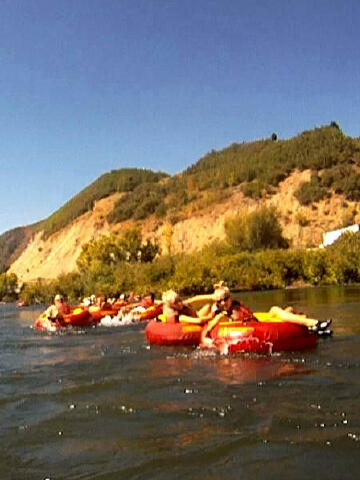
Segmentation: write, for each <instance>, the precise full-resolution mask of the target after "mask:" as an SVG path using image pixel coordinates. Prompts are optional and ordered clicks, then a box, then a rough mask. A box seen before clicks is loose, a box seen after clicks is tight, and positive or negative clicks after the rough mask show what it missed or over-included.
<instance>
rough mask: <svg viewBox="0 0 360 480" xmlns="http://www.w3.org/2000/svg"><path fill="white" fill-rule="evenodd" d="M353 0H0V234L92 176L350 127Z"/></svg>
mask: <svg viewBox="0 0 360 480" xmlns="http://www.w3.org/2000/svg"><path fill="white" fill-rule="evenodd" d="M359 18H360V2H359V1H358V0H51V1H49V0H0V168H1V172H0V196H1V198H0V200H1V210H0V233H1V232H3V231H5V230H7V229H9V228H12V227H15V226H19V225H24V224H29V223H32V222H34V221H37V220H40V219H42V218H44V217H46V216H48V215H49V214H50V213H52V212H53V211H54V210H56V209H57V208H58V207H60V206H61V205H62V204H63V203H64V202H65V201H67V200H68V199H69V198H70V197H71V196H73V195H74V194H76V193H77V192H78V191H80V190H81V189H82V188H83V187H85V186H86V185H88V184H89V183H90V182H91V181H93V180H95V179H96V178H97V177H98V176H100V175H101V174H102V173H104V172H106V171H109V170H111V169H114V168H122V167H127V166H136V167H145V168H151V169H154V170H165V171H167V172H169V173H175V172H178V171H181V170H183V169H184V168H185V167H186V166H188V165H189V164H191V163H194V162H195V161H196V160H198V159H199V158H200V157H201V156H202V155H203V154H205V153H206V152H208V151H209V150H211V149H213V148H214V149H218V148H223V147H225V146H227V145H228V144H230V143H232V142H236V141H243V140H252V139H256V138H263V137H268V136H270V135H271V134H272V132H276V133H277V134H278V135H279V137H281V138H288V137H291V136H293V135H296V134H297V133H299V132H301V131H302V130H305V129H309V128H313V127H314V126H318V125H323V124H325V123H329V122H330V121H332V120H335V121H337V122H338V123H339V124H340V126H341V127H342V129H343V130H344V132H345V133H346V134H348V135H351V136H359V135H360V117H359V112H360V109H359V96H360V95H359V85H360V61H359V60H360V59H359V56H360V54H359V43H360V42H359V30H358V21H359Z"/></svg>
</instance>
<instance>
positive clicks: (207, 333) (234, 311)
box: [200, 300, 257, 354]
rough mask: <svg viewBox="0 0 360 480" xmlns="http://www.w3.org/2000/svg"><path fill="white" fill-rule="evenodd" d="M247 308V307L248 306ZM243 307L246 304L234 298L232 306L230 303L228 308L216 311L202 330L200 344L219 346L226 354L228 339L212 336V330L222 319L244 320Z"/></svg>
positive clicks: (202, 345)
mask: <svg viewBox="0 0 360 480" xmlns="http://www.w3.org/2000/svg"><path fill="white" fill-rule="evenodd" d="M245 308H246V309H247V307H245ZM243 309H244V305H243V304H242V303H241V302H239V301H237V300H232V302H231V306H230V304H229V303H228V310H226V311H219V313H216V315H215V317H214V318H213V319H212V320H210V321H209V322H208V323H207V324H206V325H205V326H204V327H203V329H202V331H201V340H200V346H201V347H202V348H217V349H219V350H220V353H221V354H226V353H227V345H226V341H225V340H224V339H216V340H214V339H213V338H212V335H211V332H212V331H213V329H214V328H215V327H216V325H217V324H218V323H219V322H220V321H224V322H228V321H233V322H243V318H244V310H243ZM254 318H255V317H254ZM255 321H257V320H256V318H255Z"/></svg>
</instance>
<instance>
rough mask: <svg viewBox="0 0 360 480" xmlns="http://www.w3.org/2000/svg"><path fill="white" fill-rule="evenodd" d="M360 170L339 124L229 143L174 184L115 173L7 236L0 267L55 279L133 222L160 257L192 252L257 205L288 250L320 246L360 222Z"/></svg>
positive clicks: (357, 154) (357, 149) (147, 175)
mask: <svg viewBox="0 0 360 480" xmlns="http://www.w3.org/2000/svg"><path fill="white" fill-rule="evenodd" d="M359 171H360V144H359V140H358V139H354V138H351V137H347V136H346V135H344V134H343V133H342V132H341V130H340V129H339V127H338V126H337V125H336V124H335V123H332V125H330V126H326V127H322V128H316V129H314V130H311V131H307V132H303V133H301V134H300V135H298V136H296V137H294V138H292V139H289V140H276V141H274V140H271V139H269V140H260V141H256V142H248V143H241V144H233V145H231V146H229V147H227V148H225V149H223V150H221V151H218V152H215V151H212V152H210V153H209V154H207V155H205V156H204V157H203V158H201V159H200V160H199V161H198V162H197V163H195V164H194V165H192V166H191V167H189V168H187V169H186V170H185V171H184V172H183V173H181V174H179V175H176V176H173V177H169V176H167V175H166V174H164V173H154V172H150V171H146V170H137V169H124V170H117V171H113V172H110V173H108V174H105V175H103V176H102V177H100V178H99V179H98V180H97V181H96V182H94V183H93V184H91V185H90V186H89V187H87V188H86V189H84V190H83V191H82V192H80V193H79V194H78V195H76V196H75V197H74V198H73V199H71V200H70V201H69V202H67V204H65V205H64V206H63V207H61V209H59V210H58V211H57V212H55V213H54V214H53V215H51V216H50V217H49V218H48V219H46V220H44V221H43V222H40V223H39V224H37V225H36V226H32V227H28V228H25V229H21V230H20V231H19V229H15V230H12V231H10V232H6V233H5V234H3V235H2V236H1V237H0V260H1V265H2V266H3V269H4V268H5V267H6V266H8V265H9V264H11V268H10V271H12V272H15V273H16V274H17V275H18V276H19V277H20V278H21V279H22V280H23V281H27V280H30V279H34V278H38V277H43V278H54V277H56V276H58V274H59V273H67V272H70V271H72V270H74V269H75V268H76V259H77V257H78V255H79V254H80V252H81V247H82V245H83V244H84V243H86V242H88V241H90V240H91V239H93V238H97V237H98V236H99V235H102V234H106V233H109V232H112V231H115V232H116V231H119V230H121V229H122V228H124V226H127V225H129V224H133V223H136V224H139V225H141V230H142V235H143V238H144V239H147V238H154V237H156V238H157V239H158V241H159V244H160V246H161V248H162V251H163V252H164V253H166V252H167V251H168V250H169V248H170V249H171V251H172V252H173V253H175V252H181V251H184V252H189V251H194V250H196V249H200V248H201V247H203V246H204V245H205V244H206V243H209V242H210V241H212V240H215V239H222V238H224V236H225V233H224V221H225V218H226V217H227V216H229V215H231V214H234V213H236V212H239V211H240V212H241V211H245V210H247V209H252V208H255V206H256V205H258V204H259V202H261V203H262V204H270V205H275V206H276V208H277V209H278V212H279V219H280V222H281V224H282V227H283V231H284V235H285V236H286V237H287V238H288V239H289V240H290V242H291V244H292V245H293V246H316V245H318V244H319V243H320V242H321V236H322V233H323V232H324V231H326V230H330V229H334V228H338V227H341V226H343V225H346V224H349V223H353V222H360V210H359V205H358V200H359V199H360V174H359ZM30 237H31V238H30ZM29 238H30V240H29Z"/></svg>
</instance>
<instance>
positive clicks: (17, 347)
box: [0, 286, 360, 480]
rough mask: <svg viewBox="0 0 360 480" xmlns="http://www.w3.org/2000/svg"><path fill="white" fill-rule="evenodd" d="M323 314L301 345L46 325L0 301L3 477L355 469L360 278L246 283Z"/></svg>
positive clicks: (359, 443)
mask: <svg viewBox="0 0 360 480" xmlns="http://www.w3.org/2000/svg"><path fill="white" fill-rule="evenodd" d="M241 298H242V299H243V300H244V301H245V302H246V303H247V304H248V305H249V306H250V307H252V308H253V309H255V310H258V311H259V310H265V309H268V308H269V307H270V306H271V305H273V304H277V305H282V306H285V305H293V306H295V307H297V308H299V309H302V310H304V311H306V312H307V313H308V314H310V315H312V316H314V317H317V318H320V319H326V318H328V317H332V318H333V319H334V321H333V329H334V336H333V337H332V338H327V339H321V340H320V342H319V345H318V347H317V348H316V349H315V350H313V351H311V352H306V353H284V354H277V355H273V356H256V355H238V356H234V357H229V358H227V357H225V358H224V357H220V356H218V355H214V354H209V353H207V354H205V353H203V352H199V350H196V349H192V348H185V347H184V348H172V347H151V348H150V347H149V346H148V345H147V343H146V340H145V337H144V328H143V327H141V326H129V327H122V328H101V327H99V328H93V329H90V330H87V331H68V332H66V333H63V334H48V333H44V332H38V331H35V330H33V329H32V328H31V325H32V323H33V322H34V320H35V318H36V316H37V315H38V313H39V312H38V311H37V310H34V309H31V308H28V309H17V308H16V307H15V306H13V305H2V306H0V420H1V431H0V432H1V433H0V478H1V480H4V479H14V480H15V479H16V480H17V479H26V480H27V479H30V480H32V479H39V480H43V479H51V480H60V479H76V480H80V479H81V480H84V479H96V480H117V479H196V480H199V479H206V480H222V479H226V480H227V479H230V480H231V479H234V480H235V479H236V480H237V479H245V480H246V479H268V480H271V479H283V478H284V479H285V478H286V479H304V478H309V476H311V477H313V478H315V479H316V480H320V479H355V478H358V475H359V473H358V470H359V467H360V459H359V457H360V409H359V407H360V401H359V399H360V354H359V352H360V318H359V312H360V287H359V286H354V287H346V288H333V287H331V288H312V289H295V290H284V291H275V292H264V293H258V292H255V293H247V294H243V295H242V296H241Z"/></svg>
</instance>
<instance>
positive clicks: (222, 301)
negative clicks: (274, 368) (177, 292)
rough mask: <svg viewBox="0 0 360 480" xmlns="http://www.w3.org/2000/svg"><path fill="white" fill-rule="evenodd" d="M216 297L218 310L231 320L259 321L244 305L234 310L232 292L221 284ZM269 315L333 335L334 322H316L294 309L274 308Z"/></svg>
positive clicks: (237, 306)
mask: <svg viewBox="0 0 360 480" xmlns="http://www.w3.org/2000/svg"><path fill="white" fill-rule="evenodd" d="M215 287H216V288H215V292H214V295H215V296H216V297H217V298H218V299H219V300H218V302H217V303H216V305H217V308H218V310H220V311H223V312H224V313H225V314H226V315H227V317H228V318H229V319H230V320H234V319H235V317H236V321H242V322H249V321H255V322H256V321H258V320H257V318H256V317H255V315H254V314H253V312H252V311H251V310H250V309H249V308H248V307H246V306H245V305H244V304H243V303H241V302H239V305H237V304H236V308H235V309H234V308H233V303H234V300H233V299H232V297H231V294H230V290H229V288H228V287H227V286H225V285H223V284H219V285H218V286H215ZM269 314H270V316H271V317H273V318H280V319H282V320H283V321H285V322H291V323H296V324H298V325H303V326H305V327H307V328H308V329H309V330H310V331H311V332H314V333H317V334H318V335H331V334H332V330H330V329H329V326H330V325H331V322H332V320H331V319H329V320H324V321H320V320H316V319H314V318H310V317H307V316H306V315H305V314H303V313H296V312H295V310H294V309H293V308H292V307H287V308H285V309H283V308H280V307H277V306H273V307H271V308H270V310H269Z"/></svg>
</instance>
